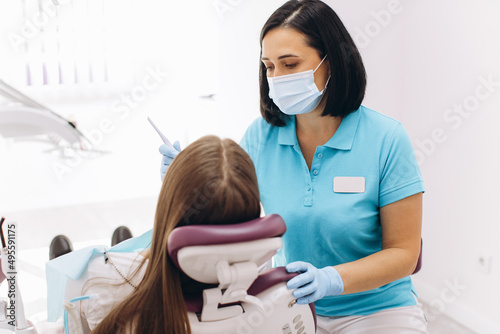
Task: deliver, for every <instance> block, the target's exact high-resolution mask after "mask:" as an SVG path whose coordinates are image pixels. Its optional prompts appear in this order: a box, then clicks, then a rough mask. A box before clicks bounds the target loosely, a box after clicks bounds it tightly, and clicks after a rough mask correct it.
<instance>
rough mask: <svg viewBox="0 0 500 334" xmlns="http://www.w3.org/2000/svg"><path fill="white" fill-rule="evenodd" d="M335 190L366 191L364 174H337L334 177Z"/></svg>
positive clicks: (338, 191) (347, 191) (345, 191)
mask: <svg viewBox="0 0 500 334" xmlns="http://www.w3.org/2000/svg"><path fill="white" fill-rule="evenodd" d="M333 191H334V192H336V193H364V192H365V178H364V177H363V176H336V177H334V178H333Z"/></svg>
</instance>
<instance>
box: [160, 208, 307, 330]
mask: <svg viewBox="0 0 500 334" xmlns="http://www.w3.org/2000/svg"><path fill="white" fill-rule="evenodd" d="M285 231H286V225H285V222H284V221H283V219H282V218H281V217H280V216H279V215H269V216H266V217H263V218H258V219H255V220H252V221H249V222H246V223H240V224H232V225H196V226H194V225H190V226H181V227H178V228H176V229H174V230H173V231H172V233H171V234H170V236H169V240H168V253H169V256H170V258H171V260H172V261H173V263H174V264H175V265H176V266H177V267H178V268H179V269H180V270H181V271H182V272H184V273H185V274H186V275H187V276H189V277H191V278H192V279H194V280H196V281H198V282H202V283H207V284H219V285H218V287H216V288H212V289H206V290H204V291H203V293H202V294H200V295H191V296H188V295H185V296H184V299H185V301H186V307H187V311H188V318H189V321H190V324H191V330H192V332H193V333H194V334H198V333H200V334H202V333H203V334H212V333H213V334H216V333H217V334H226V333H227V334H233V333H238V334H239V333H242V334H243V333H245V334H247V333H248V334H249V333H266V334H267V333H269V334H271V333H277V334H278V333H279V334H292V333H293V334H306V333H309V334H313V333H316V313H315V309H314V304H309V305H299V304H296V301H295V298H294V297H293V295H292V292H293V291H292V290H288V288H287V287H286V282H287V281H288V280H289V279H291V278H292V277H294V276H296V275H297V273H293V274H291V273H287V272H286V271H285V268H284V267H278V268H274V269H271V270H268V271H265V272H263V273H259V267H261V266H263V265H265V263H266V262H267V261H268V260H270V259H271V258H272V256H273V255H274V254H276V252H277V250H278V249H279V248H281V246H282V241H281V236H282V235H283V234H284V233H285Z"/></svg>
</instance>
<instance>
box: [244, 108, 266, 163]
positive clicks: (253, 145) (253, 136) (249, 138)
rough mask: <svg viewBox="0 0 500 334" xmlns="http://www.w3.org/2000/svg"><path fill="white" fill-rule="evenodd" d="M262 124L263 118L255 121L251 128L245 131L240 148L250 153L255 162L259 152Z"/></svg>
mask: <svg viewBox="0 0 500 334" xmlns="http://www.w3.org/2000/svg"><path fill="white" fill-rule="evenodd" d="M260 122H262V118H261V117H259V118H257V119H256V120H255V121H253V122H252V124H250V126H249V127H248V128H247V130H246V131H245V134H244V135H243V138H241V141H240V146H241V148H243V149H244V150H245V152H247V153H248V155H249V156H250V158H251V159H252V160H253V161H255V160H254V158H255V154H256V152H257V146H258V143H259V135H260V134H259V132H260V131H259V126H260Z"/></svg>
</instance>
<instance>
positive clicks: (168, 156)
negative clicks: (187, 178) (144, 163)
mask: <svg viewBox="0 0 500 334" xmlns="http://www.w3.org/2000/svg"><path fill="white" fill-rule="evenodd" d="M159 150H160V153H161V154H163V158H162V159H161V167H160V174H161V180H162V181H163V179H164V178H165V174H167V169H168V166H170V164H171V163H172V160H174V158H175V157H176V156H177V154H179V152H180V151H181V145H180V144H179V141H178V140H176V141H175V142H174V148H172V147H170V146H168V145H166V144H163V145H161V146H160V149H159Z"/></svg>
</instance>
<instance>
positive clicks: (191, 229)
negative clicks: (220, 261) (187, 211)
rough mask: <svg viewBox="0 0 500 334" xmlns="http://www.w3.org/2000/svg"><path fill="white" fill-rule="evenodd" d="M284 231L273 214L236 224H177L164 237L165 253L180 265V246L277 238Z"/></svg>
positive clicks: (282, 223) (279, 220) (277, 217)
mask: <svg viewBox="0 0 500 334" xmlns="http://www.w3.org/2000/svg"><path fill="white" fill-rule="evenodd" d="M285 232H286V224H285V221H284V220H283V218H281V216H280V215H277V214H272V215H269V216H265V217H261V218H256V219H253V220H250V221H248V222H245V223H238V224H228V225H187V226H181V227H177V228H175V229H174V230H173V231H172V232H171V233H170V235H169V237H168V255H169V256H170V259H171V260H172V262H173V263H174V264H175V265H176V266H177V267H178V268H180V266H179V261H178V259H177V253H178V252H179V250H180V249H182V248H184V247H188V246H207V245H224V244H234V243H239V242H246V241H254V240H260V239H267V238H274V237H281V236H283V234H285Z"/></svg>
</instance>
